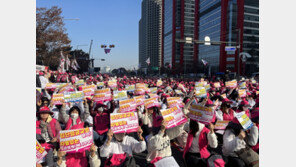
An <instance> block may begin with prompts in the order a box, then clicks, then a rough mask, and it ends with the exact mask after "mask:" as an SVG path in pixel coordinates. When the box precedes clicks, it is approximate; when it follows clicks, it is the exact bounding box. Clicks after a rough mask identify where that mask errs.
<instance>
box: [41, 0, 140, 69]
mask: <svg viewBox="0 0 296 167" xmlns="http://www.w3.org/2000/svg"><path fill="white" fill-rule="evenodd" d="M36 6H37V7H46V8H50V7H51V6H58V7H61V8H62V11H63V13H62V16H63V17H64V18H65V19H67V18H79V20H78V21H73V20H65V27H66V29H67V33H68V35H69V38H70V40H71V41H72V42H71V45H72V46H73V48H75V49H76V47H77V45H85V44H86V45H88V46H79V47H78V48H79V49H82V50H84V51H85V52H88V51H89V46H90V41H91V39H92V40H93V45H92V51H91V56H93V57H94V58H95V59H99V58H104V59H106V61H105V62H101V61H99V60H95V66H106V65H108V66H110V67H111V69H113V68H119V67H125V68H132V67H136V68H137V66H138V52H139V51H138V29H139V26H138V22H139V20H140V18H141V0H37V1H36ZM101 44H107V45H109V44H114V45H115V48H113V49H112V50H111V53H110V54H108V55H107V54H105V52H104V50H103V49H102V48H101V47H100V45H101Z"/></svg>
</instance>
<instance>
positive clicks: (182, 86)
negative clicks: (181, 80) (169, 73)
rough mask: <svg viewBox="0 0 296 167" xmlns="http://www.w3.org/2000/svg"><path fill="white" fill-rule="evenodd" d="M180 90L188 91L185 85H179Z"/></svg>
mask: <svg viewBox="0 0 296 167" xmlns="http://www.w3.org/2000/svg"><path fill="white" fill-rule="evenodd" d="M178 89H180V90H182V91H184V92H185V91H186V89H185V87H184V85H183V84H179V85H178Z"/></svg>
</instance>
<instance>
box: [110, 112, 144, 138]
mask: <svg viewBox="0 0 296 167" xmlns="http://www.w3.org/2000/svg"><path fill="white" fill-rule="evenodd" d="M110 123H111V129H112V130H113V133H114V134H116V133H131V132H136V131H137V129H138V127H139V122H138V115H137V113H136V112H127V113H111V114H110Z"/></svg>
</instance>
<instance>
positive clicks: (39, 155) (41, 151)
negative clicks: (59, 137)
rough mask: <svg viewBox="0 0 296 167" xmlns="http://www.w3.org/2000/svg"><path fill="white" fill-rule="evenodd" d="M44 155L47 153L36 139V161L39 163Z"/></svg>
mask: <svg viewBox="0 0 296 167" xmlns="http://www.w3.org/2000/svg"><path fill="white" fill-rule="evenodd" d="M46 155H47V152H46V151H45V149H44V148H43V147H42V146H41V145H40V143H39V142H38V141H37V140H36V162H37V163H39V162H40V161H41V160H42V159H43V158H44V157H45V156H46Z"/></svg>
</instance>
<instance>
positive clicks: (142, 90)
mask: <svg viewBox="0 0 296 167" xmlns="http://www.w3.org/2000/svg"><path fill="white" fill-rule="evenodd" d="M145 93H146V91H145V88H141V87H140V88H136V90H135V95H144V94H145Z"/></svg>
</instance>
